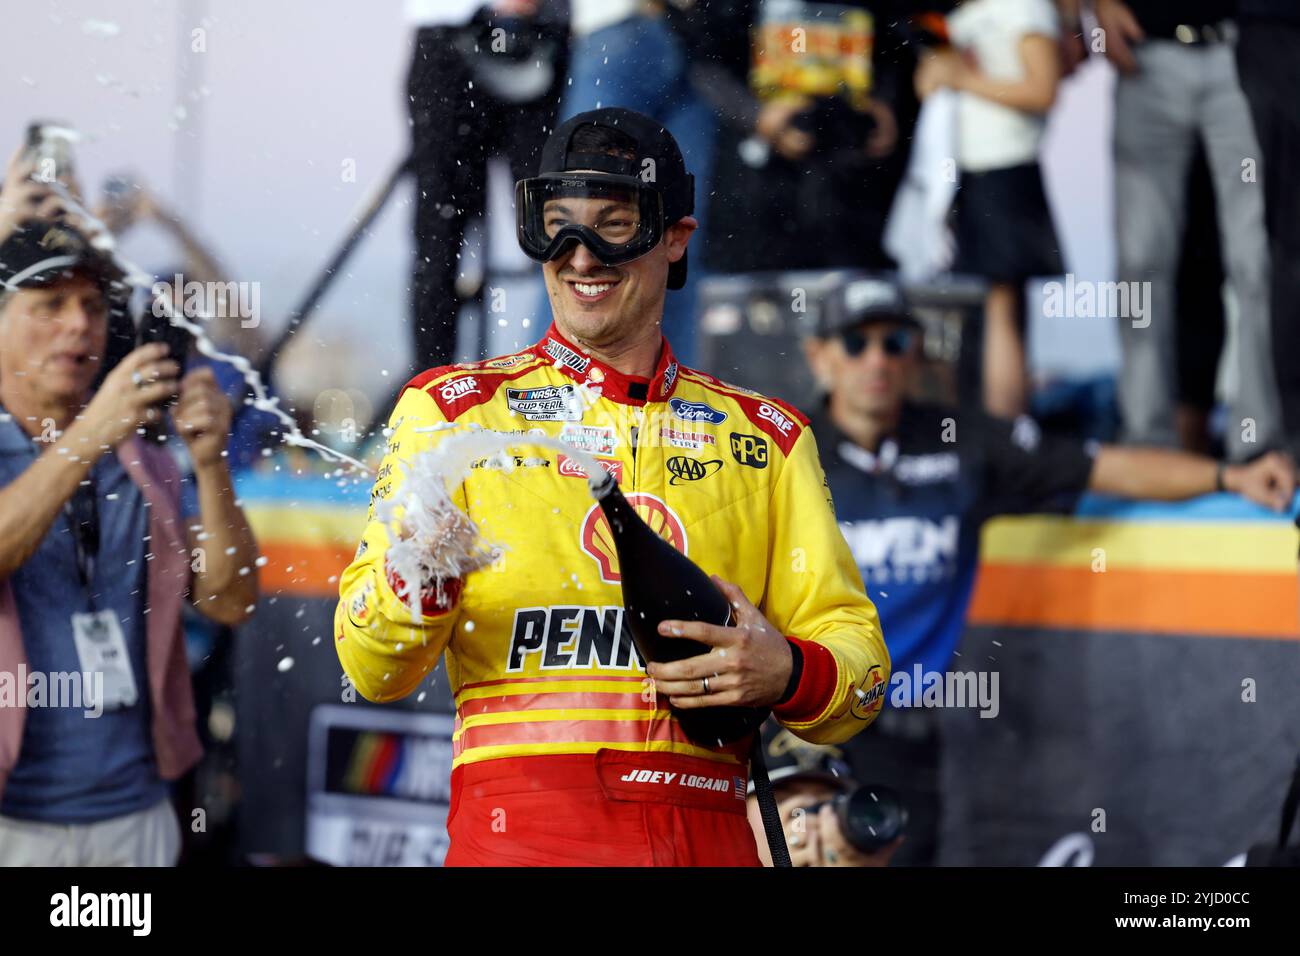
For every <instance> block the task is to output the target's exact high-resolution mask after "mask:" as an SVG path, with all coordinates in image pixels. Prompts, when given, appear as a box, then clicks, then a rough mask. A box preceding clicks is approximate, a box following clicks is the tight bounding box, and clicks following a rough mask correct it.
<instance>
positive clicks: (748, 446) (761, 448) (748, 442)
mask: <svg viewBox="0 0 1300 956" xmlns="http://www.w3.org/2000/svg"><path fill="white" fill-rule="evenodd" d="M731 456H732V457H733V458H735V459H736V461H737V462H738V463H739V464H742V465H748V466H749V467H750V468H766V467H767V439H766V438H760V437H759V436H758V435H737V434H736V433H735V432H732V433H731Z"/></svg>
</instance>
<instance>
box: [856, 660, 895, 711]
mask: <svg viewBox="0 0 1300 956" xmlns="http://www.w3.org/2000/svg"><path fill="white" fill-rule="evenodd" d="M888 686H889V685H888V684H886V683H885V678H884V677H882V676H881V674H880V665H878V664H876V665H873V666H872V667H871V669H870V670H868V671H867V676H866V677H864V678H863V679H862V686H861V687H857V688H854V691H853V704H852V706H851V707H850V708H849V709H850V712H851V713H852V714H853V716H854V717H856V718H858V720H869V719H870V718H871V715H872V714H876V713H879V712H880V708H881V707H883V706H884V704H885V689H886V688H887V687H888Z"/></svg>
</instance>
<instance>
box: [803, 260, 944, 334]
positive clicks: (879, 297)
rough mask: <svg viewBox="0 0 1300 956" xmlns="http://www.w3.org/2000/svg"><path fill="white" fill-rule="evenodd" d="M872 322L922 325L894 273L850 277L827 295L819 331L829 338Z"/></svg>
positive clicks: (918, 326)
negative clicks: (913, 312) (913, 313)
mask: <svg viewBox="0 0 1300 956" xmlns="http://www.w3.org/2000/svg"><path fill="white" fill-rule="evenodd" d="M869 322H899V323H902V324H903V325H909V326H912V327H914V328H920V327H921V323H920V322H919V321H917V319H916V317H915V316H914V315H912V310H911V308H910V306H909V305H908V302H907V297H906V296H905V295H904V293H903V289H902V287H901V286H900V285H899V283H898V280H897V279H896V278H895V277H894V276H892V275H888V274H881V275H864V276H858V277H855V278H852V279H849V280H848V281H847V282H845V283H844V285H843V286H842V287H840V288H839V289H838V290H837V291H836V292H834V293H833V294H831V295H830V296H828V298H827V301H826V304H825V307H824V308H823V309H822V313H821V319H820V321H819V322H818V325H817V330H818V334H819V335H820V336H821V337H822V338H828V337H830V336H832V335H835V334H836V333H837V332H841V331H843V330H844V329H851V328H854V327H855V326H859V325H863V324H864V323H869Z"/></svg>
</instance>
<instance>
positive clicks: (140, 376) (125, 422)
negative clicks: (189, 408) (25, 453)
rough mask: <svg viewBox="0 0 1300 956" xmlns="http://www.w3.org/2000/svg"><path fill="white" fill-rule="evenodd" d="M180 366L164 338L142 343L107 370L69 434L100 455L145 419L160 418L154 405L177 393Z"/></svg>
mask: <svg viewBox="0 0 1300 956" xmlns="http://www.w3.org/2000/svg"><path fill="white" fill-rule="evenodd" d="M180 371H181V367H180V365H178V364H177V363H176V362H175V361H173V360H172V359H169V358H167V346H165V345H163V344H162V343H161V342H151V343H149V344H148V345H142V346H140V347H139V348H138V349H136V350H135V351H133V352H131V353H130V354H128V355H127V356H126V358H124V359H122V361H121V362H119V363H118V365H117V367H116V368H115V369H113V371H111V372H109V373H108V376H107V377H106V378H105V379H104V383H103V384H102V385H100V387H99V391H97V392H96V393H95V397H94V398H92V399H91V400H90V404H88V405H87V406H86V409H85V411H84V412H82V414H81V417H80V418H79V419H78V420H77V422H76V423H74V424H73V425H72V427H70V428H69V429H68V433H69V435H73V434H76V435H78V436H79V437H81V438H83V439H84V440H85V441H86V442H87V443H88V444H89V445H90V446H91V448H92V449H93V451H92V453H93V454H95V455H98V454H99V453H100V452H101V451H103V449H104V448H105V447H107V448H114V447H116V446H117V445H120V444H121V443H122V442H123V441H124V440H126V439H127V438H128V437H130V436H131V435H133V434H134V433H135V430H136V429H137V428H139V427H140V426H141V425H143V424H144V423H145V422H153V421H156V420H157V419H158V414H159V413H158V409H157V408H155V407H154V406H155V405H157V404H158V403H159V402H163V401H166V400H167V399H169V398H171V397H172V396H174V395H175V394H176V387H177V381H176V376H177V375H179V374H180Z"/></svg>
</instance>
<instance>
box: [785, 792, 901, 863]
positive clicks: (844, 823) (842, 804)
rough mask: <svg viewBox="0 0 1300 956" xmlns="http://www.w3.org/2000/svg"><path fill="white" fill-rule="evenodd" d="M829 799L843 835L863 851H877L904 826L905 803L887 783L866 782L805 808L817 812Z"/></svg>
mask: <svg viewBox="0 0 1300 956" xmlns="http://www.w3.org/2000/svg"><path fill="white" fill-rule="evenodd" d="M828 803H829V804H830V805H831V806H832V807H833V808H834V809H835V817H836V819H837V820H839V824H840V832H841V833H843V834H844V839H846V840H847V841H848V842H849V845H850V846H852V847H853V848H854V849H856V850H858V851H859V852H862V853H878V852H880V851H881V850H883V849H885V847H887V846H889V845H890V844H891V843H893V842H894V841H895V840H897V839H898V838H899V837H900V836H902V835H903V833H904V831H906V829H907V807H906V806H904V805H903V801H902V798H901V797H899V795H898V792H897V791H896V790H894V789H892V788H890V787H885V786H882V785H880V784H866V785H864V786H861V787H858V788H857V789H856V790H852V791H850V792H848V793H839V794H836V795H835V796H833V797H831V798H830V799H829V800H823V801H821V802H820V803H816V804H813V805H812V806H810V807H808V808H806V812H807V813H808V814H810V815H811V814H815V813H819V812H820V811H821V808H822V807H823V806H825V805H826V804H828Z"/></svg>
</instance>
